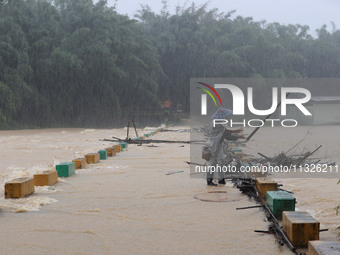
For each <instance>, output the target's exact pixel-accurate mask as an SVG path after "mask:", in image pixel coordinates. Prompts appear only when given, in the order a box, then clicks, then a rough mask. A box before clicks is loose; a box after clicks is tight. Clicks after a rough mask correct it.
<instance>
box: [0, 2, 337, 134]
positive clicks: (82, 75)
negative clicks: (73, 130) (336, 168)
mask: <svg viewBox="0 0 340 255" xmlns="http://www.w3.org/2000/svg"><path fill="white" fill-rule="evenodd" d="M163 4H164V7H163V9H162V10H161V11H160V12H159V13H155V12H154V11H152V10H151V9H150V8H149V7H148V6H142V7H141V9H140V10H139V11H138V13H137V14H136V17H135V18H134V19H132V18H129V17H128V16H125V15H121V14H119V13H117V11H116V10H115V8H114V7H108V5H107V2H106V1H103V0H100V1H96V2H93V1H92V0H82V1H80V0H76V1H74V0H54V1H48V0H0V127H1V128H6V129H7V128H23V127H89V126H91V127H105V126H114V125H116V126H118V125H124V124H125V123H126V120H127V119H131V118H134V119H137V120H140V121H141V120H142V119H143V120H146V121H147V120H149V121H152V120H156V121H159V118H160V117H161V115H162V114H163V113H162V110H161V107H160V101H161V100H166V99H170V100H171V101H172V103H173V107H175V106H176V105H177V104H181V105H182V106H183V110H184V111H189V81H190V77H240V78H241V77H242V78H243V77H244V78H247V77H272V78H285V77H287V78H300V77H301V78H305V77H306V78H314V77H315V78H319V77H339V76H340V31H339V30H338V29H337V28H336V26H335V24H333V26H331V28H327V27H326V26H322V27H321V28H319V29H318V30H317V31H316V36H312V35H311V34H310V31H309V28H308V26H305V25H282V24H279V23H266V22H265V21H254V20H253V19H252V18H249V17H241V16H237V13H235V12H234V11H230V12H229V13H221V12H220V11H219V10H217V9H209V7H208V6H207V5H203V6H197V5H195V4H192V5H191V6H189V7H186V8H184V7H178V8H177V9H176V11H175V12H174V13H170V12H169V10H168V8H167V5H166V1H163Z"/></svg>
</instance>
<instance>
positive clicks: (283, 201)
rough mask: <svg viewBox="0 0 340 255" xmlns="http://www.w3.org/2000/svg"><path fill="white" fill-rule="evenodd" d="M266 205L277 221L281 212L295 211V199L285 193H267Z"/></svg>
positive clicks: (280, 218)
mask: <svg viewBox="0 0 340 255" xmlns="http://www.w3.org/2000/svg"><path fill="white" fill-rule="evenodd" d="M266 203H267V206H268V207H269V209H270V210H271V211H272V213H273V214H274V216H275V217H276V219H278V220H282V212H283V211H295V197H294V196H293V195H292V194H290V193H288V192H287V191H281V190H279V191H267V198H266Z"/></svg>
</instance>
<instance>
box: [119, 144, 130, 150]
mask: <svg viewBox="0 0 340 255" xmlns="http://www.w3.org/2000/svg"><path fill="white" fill-rule="evenodd" d="M120 145H121V146H122V149H127V147H128V144H127V143H120Z"/></svg>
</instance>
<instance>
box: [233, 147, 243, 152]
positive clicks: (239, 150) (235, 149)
mask: <svg viewBox="0 0 340 255" xmlns="http://www.w3.org/2000/svg"><path fill="white" fill-rule="evenodd" d="M231 151H232V152H242V149H240V148H234V149H231Z"/></svg>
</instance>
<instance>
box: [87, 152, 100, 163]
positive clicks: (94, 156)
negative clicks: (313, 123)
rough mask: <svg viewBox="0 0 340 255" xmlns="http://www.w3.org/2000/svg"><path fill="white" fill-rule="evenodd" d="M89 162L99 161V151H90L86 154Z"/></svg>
mask: <svg viewBox="0 0 340 255" xmlns="http://www.w3.org/2000/svg"><path fill="white" fill-rule="evenodd" d="M85 159H86V163H87V164H96V163H98V162H99V153H90V154H86V155H85Z"/></svg>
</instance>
